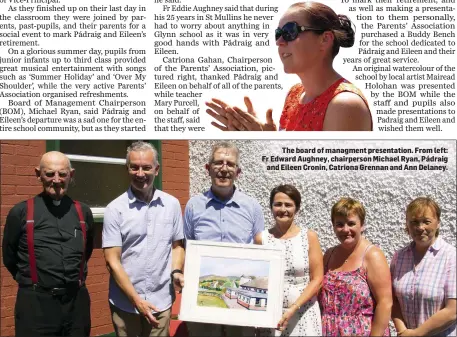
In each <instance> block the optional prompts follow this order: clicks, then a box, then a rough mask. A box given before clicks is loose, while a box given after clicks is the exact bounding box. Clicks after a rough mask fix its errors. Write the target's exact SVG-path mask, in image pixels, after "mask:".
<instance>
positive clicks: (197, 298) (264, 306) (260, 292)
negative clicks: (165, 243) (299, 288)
mask: <svg viewBox="0 0 457 337" xmlns="http://www.w3.org/2000/svg"><path fill="white" fill-rule="evenodd" d="M284 254H285V253H284V251H283V250H281V249H277V248H272V247H267V246H262V245H254V244H235V243H221V242H211V241H195V240H188V241H187V243H186V260H185V266H184V288H183V291H182V298H181V309H180V314H179V319H180V320H182V321H192V322H201V323H213V324H227V325H238V326H252V327H262V328H276V327H277V324H278V322H279V320H280V319H281V316H282V307H283V291H282V289H283V282H284V268H285V266H284Z"/></svg>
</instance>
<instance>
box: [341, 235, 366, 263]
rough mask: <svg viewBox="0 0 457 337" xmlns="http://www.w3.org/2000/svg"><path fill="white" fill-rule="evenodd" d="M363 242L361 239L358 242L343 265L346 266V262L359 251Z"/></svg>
mask: <svg viewBox="0 0 457 337" xmlns="http://www.w3.org/2000/svg"><path fill="white" fill-rule="evenodd" d="M361 242H362V240H361V239H360V240H359V242H357V244H356V245H355V247H354V249H353V250H352V252H350V253H349V255H348V256H347V257H346V260H344V262H343V264H346V262H348V261H349V259H350V258H351V256H352V254H354V252H355V251H356V250H357V248H358V247H359V245H360V243H361Z"/></svg>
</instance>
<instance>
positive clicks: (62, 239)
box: [2, 151, 93, 336]
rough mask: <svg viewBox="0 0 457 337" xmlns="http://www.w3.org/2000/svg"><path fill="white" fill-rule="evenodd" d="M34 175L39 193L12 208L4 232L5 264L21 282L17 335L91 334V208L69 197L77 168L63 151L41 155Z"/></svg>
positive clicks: (18, 295)
mask: <svg viewBox="0 0 457 337" xmlns="http://www.w3.org/2000/svg"><path fill="white" fill-rule="evenodd" d="M35 174H36V177H37V179H38V181H39V182H40V183H41V184H42V185H43V192H42V193H40V194H39V195H37V196H35V197H34V198H31V199H29V200H26V201H22V202H20V203H18V204H17V205H15V206H14V207H13V208H12V209H11V210H10V212H9V214H8V217H7V218H6V224H5V231H4V235H3V246H2V250H3V263H4V265H5V267H6V268H7V269H8V270H9V272H10V273H11V275H12V276H13V278H14V279H15V280H16V282H17V283H18V284H19V288H18V293H17V298H16V307H15V328H16V334H15V335H16V336H89V335H90V298H89V293H88V291H87V288H86V286H85V279H86V276H87V261H88V260H89V258H90V256H91V254H92V248H93V235H92V232H93V217H92V212H91V210H90V208H89V207H88V206H86V205H84V204H82V203H79V202H77V201H74V200H72V199H71V198H70V197H68V196H67V192H68V186H69V184H70V181H71V179H72V178H73V176H74V174H75V170H74V169H73V168H72V167H71V164H70V161H69V159H68V158H67V157H66V156H65V155H64V154H63V153H60V152H57V151H52V152H48V153H46V154H44V155H43V157H42V158H41V161H40V166H38V167H36V168H35Z"/></svg>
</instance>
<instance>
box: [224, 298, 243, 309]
mask: <svg viewBox="0 0 457 337" xmlns="http://www.w3.org/2000/svg"><path fill="white" fill-rule="evenodd" d="M222 298H223V299H224V302H225V304H227V306H228V307H229V308H230V309H246V308H245V307H243V306H241V305H239V304H238V303H237V301H236V298H228V297H227V296H225V295H223V296H222Z"/></svg>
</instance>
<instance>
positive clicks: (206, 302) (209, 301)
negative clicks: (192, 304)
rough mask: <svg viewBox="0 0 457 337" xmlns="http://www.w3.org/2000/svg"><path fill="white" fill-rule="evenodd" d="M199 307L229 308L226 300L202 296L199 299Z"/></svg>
mask: <svg viewBox="0 0 457 337" xmlns="http://www.w3.org/2000/svg"><path fill="white" fill-rule="evenodd" d="M197 305H199V306H203V307H216V308H227V305H226V304H225V302H224V300H221V299H220V298H218V297H214V296H207V295H200V294H198V297H197Z"/></svg>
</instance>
